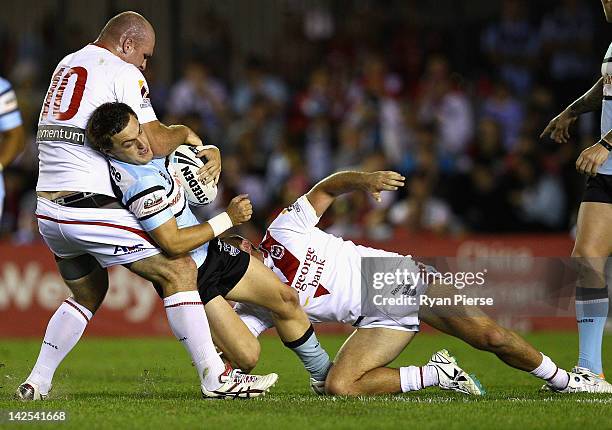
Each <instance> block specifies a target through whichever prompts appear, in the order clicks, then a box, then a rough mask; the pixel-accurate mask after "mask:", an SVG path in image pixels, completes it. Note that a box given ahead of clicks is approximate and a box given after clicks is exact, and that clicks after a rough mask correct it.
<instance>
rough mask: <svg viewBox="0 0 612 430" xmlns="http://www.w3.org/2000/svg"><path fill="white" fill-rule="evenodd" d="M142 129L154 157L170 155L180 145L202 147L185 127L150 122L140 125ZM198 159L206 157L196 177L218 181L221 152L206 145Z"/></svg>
mask: <svg viewBox="0 0 612 430" xmlns="http://www.w3.org/2000/svg"><path fill="white" fill-rule="evenodd" d="M142 129H143V131H144V132H145V134H146V135H147V138H148V139H149V142H150V144H151V150H152V151H153V154H154V155H155V156H156V157H165V156H167V155H169V154H170V153H172V151H174V150H175V149H176V148H178V147H179V146H180V145H182V144H187V145H193V146H202V140H201V139H200V138H199V137H198V135H197V134H195V133H194V132H193V131H192V130H191V129H190V128H189V127H187V126H185V125H179V124H176V125H170V126H168V125H165V124H162V123H161V122H160V121H158V120H155V121H150V122H147V123H145V124H142ZM198 157H200V158H201V157H206V160H207V161H206V163H205V164H204V166H203V167H202V168H201V169H200V170H199V171H198V175H201V176H202V175H203V176H204V182H205V183H207V182H208V180H207V179H208V178H210V179H213V180H214V181H215V183H217V182H218V180H219V175H220V173H221V151H219V148H217V147H216V146H214V145H207V146H205V147H204V149H202V151H200V152H199V153H198Z"/></svg>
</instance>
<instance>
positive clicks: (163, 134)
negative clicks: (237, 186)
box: [114, 64, 221, 182]
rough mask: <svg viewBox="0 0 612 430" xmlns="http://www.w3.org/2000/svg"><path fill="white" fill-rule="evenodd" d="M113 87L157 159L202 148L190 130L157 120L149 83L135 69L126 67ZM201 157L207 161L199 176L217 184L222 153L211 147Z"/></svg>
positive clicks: (205, 180)
mask: <svg viewBox="0 0 612 430" xmlns="http://www.w3.org/2000/svg"><path fill="white" fill-rule="evenodd" d="M114 83H115V95H116V97H117V101H120V102H123V103H125V104H127V105H128V106H130V107H131V108H132V109H133V110H134V112H136V116H137V117H138V121H139V122H140V124H141V125H142V128H143V131H144V132H145V134H146V135H147V139H148V140H149V143H150V145H151V150H152V151H153V154H154V156H155V157H159V158H161V157H165V156H167V155H169V154H170V153H171V152H172V151H174V150H175V149H176V148H177V147H178V146H179V145H182V144H184V143H185V144H187V145H194V146H201V145H202V140H201V139H200V138H199V137H198V135H197V134H195V133H194V132H193V131H192V130H191V129H190V128H189V127H187V126H185V125H171V126H167V125H165V124H162V123H161V122H160V121H159V120H158V119H157V116H156V115H155V111H154V110H153V106H152V105H151V100H150V99H149V97H148V95H149V90H148V84H147V81H146V79H145V78H144V76H143V75H142V73H141V72H140V70H138V69H137V68H136V67H134V66H132V65H131V64H128V65H126V66H125V67H124V68H122V69H121V70H120V71H119V73H118V75H117V77H116V78H115V80H114ZM202 156H205V157H206V159H207V160H208V161H207V162H206V163H205V164H204V166H203V167H202V169H200V172H199V175H200V176H204V182H208V180H207V178H209V179H211V180H215V181H218V179H219V175H220V173H221V153H220V152H219V150H218V149H217V148H216V147H214V146H208V147H206V149H204V150H203V151H200V153H199V154H198V157H202Z"/></svg>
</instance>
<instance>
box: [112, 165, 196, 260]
mask: <svg viewBox="0 0 612 430" xmlns="http://www.w3.org/2000/svg"><path fill="white" fill-rule="evenodd" d="M105 163H106V160H105ZM106 169H107V170H108V169H110V176H111V181H112V188H113V191H114V193H115V194H114V195H116V196H117V199H119V201H120V202H121V204H122V205H123V206H124V207H125V208H126V209H127V210H129V211H130V212H132V213H133V214H134V216H135V217H136V218H138V221H139V222H140V225H142V227H143V228H144V229H145V230H146V231H151V230H154V229H156V228H157V227H159V226H160V225H162V224H164V223H165V222H167V221H168V220H169V219H171V218H172V217H176V224H177V225H178V227H179V228H184V227H190V226H192V225H197V224H199V223H198V220H197V218H196V217H195V215H194V214H193V212H191V209H190V208H189V205H188V204H187V199H186V198H185V190H184V189H183V187H182V186H181V184H180V182H179V181H178V179H177V178H176V173H175V172H174V169H173V168H172V165H170V163H169V162H168V159H167V158H157V159H153V160H152V161H151V162H149V163H147V164H145V165H135V164H129V163H124V162H122V161H119V160H115V159H114V158H109V160H108V164H107V165H106ZM207 254H208V243H205V244H204V245H202V246H200V247H199V248H196V249H194V250H193V251H191V257H192V258H193V260H194V261H195V263H196V265H197V266H198V267H200V266H201V265H202V264H203V263H204V260H205V259H206V255H207Z"/></svg>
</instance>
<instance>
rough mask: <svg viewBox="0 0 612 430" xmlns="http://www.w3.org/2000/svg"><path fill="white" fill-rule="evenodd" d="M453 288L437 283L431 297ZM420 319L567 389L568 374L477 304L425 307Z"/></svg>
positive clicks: (421, 309)
mask: <svg viewBox="0 0 612 430" xmlns="http://www.w3.org/2000/svg"><path fill="white" fill-rule="evenodd" d="M453 290H454V287H452V286H448V285H443V284H434V285H432V286H431V287H430V288H429V290H428V293H427V295H428V296H429V297H432V298H433V297H449V296H452V294H454V292H453ZM419 319H420V320H421V321H423V322H425V323H427V324H429V325H430V326H432V327H434V328H436V329H438V330H440V331H442V332H444V333H447V334H449V335H451V336H454V337H457V338H459V339H461V340H463V341H464V342H466V343H468V344H470V345H471V346H473V347H474V348H477V349H481V350H484V351H489V352H492V353H493V354H495V355H497V357H499V359H500V360H502V361H503V362H504V363H506V364H508V365H509V366H512V367H514V368H517V369H520V370H524V371H526V372H530V373H531V374H533V375H534V376H537V377H539V378H541V379H544V380H545V381H547V382H548V383H549V384H551V385H552V386H553V387H554V388H555V389H559V390H560V389H564V388H565V387H567V385H568V382H569V374H568V373H567V372H566V371H565V370H563V369H560V368H558V367H557V365H556V364H554V363H553V361H552V360H551V359H550V358H548V357H547V356H546V355H544V354H543V353H541V352H538V350H536V349H535V348H534V347H533V346H532V345H531V344H530V343H529V342H527V341H526V340H525V339H523V338H522V337H521V336H519V335H518V334H517V333H515V332H513V331H511V330H508V329H506V328H504V327H501V326H500V325H498V324H497V323H496V322H495V321H493V320H492V319H491V318H489V317H488V316H487V315H486V314H485V313H484V312H483V311H482V310H481V309H480V308H478V307H476V306H452V307H447V306H422V307H421V308H420V310H419Z"/></svg>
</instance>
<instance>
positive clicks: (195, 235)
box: [149, 194, 253, 257]
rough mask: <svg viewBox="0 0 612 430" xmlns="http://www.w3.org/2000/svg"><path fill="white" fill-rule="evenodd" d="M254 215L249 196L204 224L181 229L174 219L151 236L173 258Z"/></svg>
mask: <svg viewBox="0 0 612 430" xmlns="http://www.w3.org/2000/svg"><path fill="white" fill-rule="evenodd" d="M252 214H253V207H252V206H251V202H250V201H249V199H248V197H247V195H245V194H241V195H239V196H236V197H234V198H233V199H232V201H231V202H230V204H229V205H228V206H227V210H226V211H225V212H223V213H222V214H220V215H217V216H216V217H214V218H212V219H210V220H209V221H208V222H205V223H203V224H198V225H194V226H191V227H183V228H179V227H178V225H177V224H176V218H174V217H172V218H170V219H169V220H168V221H166V222H165V223H163V224H162V225H160V226H159V227H157V228H155V229H153V230H150V231H149V235H150V236H151V237H152V238H153V240H155V242H156V243H157V244H158V245H159V247H160V248H161V249H163V250H164V252H165V253H166V254H168V255H170V256H172V257H174V256H177V255H182V254H186V253H188V252H190V251H193V250H194V249H196V248H198V247H200V246H202V245H203V244H205V243H206V242H209V241H210V240H212V239H214V238H215V237H217V236H219V235H220V234H221V233H223V232H224V231H226V230H228V229H229V228H231V227H233V226H236V225H240V224H242V223H244V222H246V221H248V220H249V219H251V215H252Z"/></svg>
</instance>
